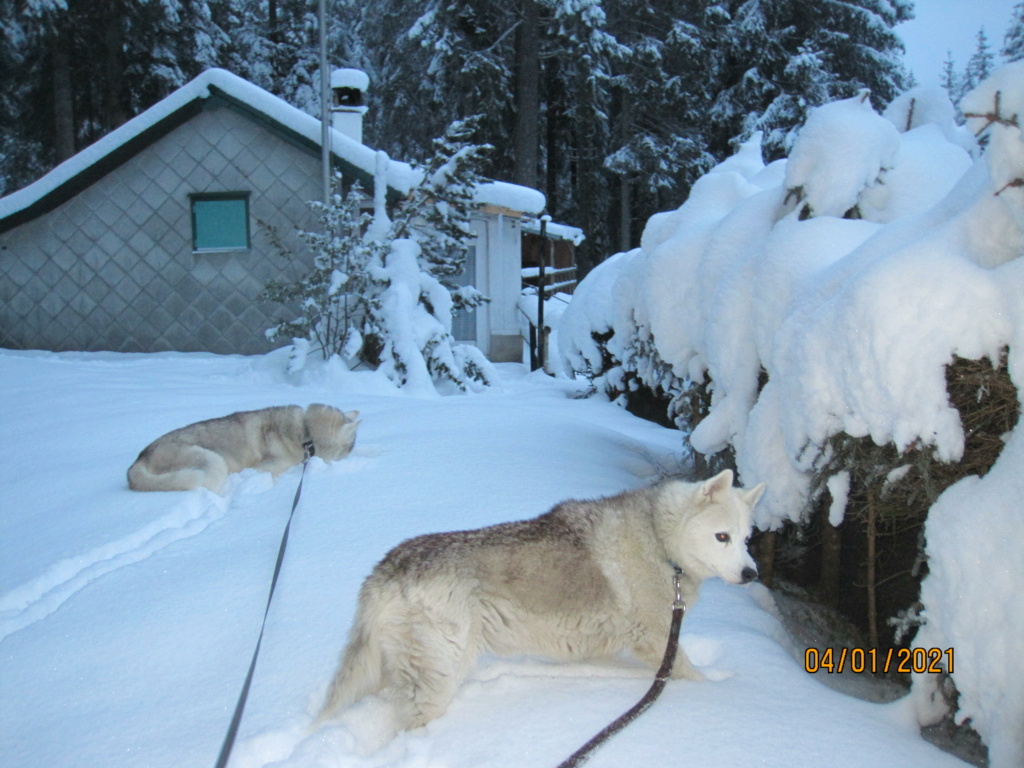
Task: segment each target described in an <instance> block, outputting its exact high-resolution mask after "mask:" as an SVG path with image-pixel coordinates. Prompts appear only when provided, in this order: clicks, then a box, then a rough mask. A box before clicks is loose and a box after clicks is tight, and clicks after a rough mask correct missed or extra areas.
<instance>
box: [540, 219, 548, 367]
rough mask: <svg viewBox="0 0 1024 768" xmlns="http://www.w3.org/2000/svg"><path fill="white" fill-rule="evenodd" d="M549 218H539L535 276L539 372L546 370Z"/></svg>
mask: <svg viewBox="0 0 1024 768" xmlns="http://www.w3.org/2000/svg"><path fill="white" fill-rule="evenodd" d="M549 221H551V217H550V216H548V215H547V214H544V215H543V216H541V217H540V265H539V269H538V275H537V357H538V358H539V362H540V368H541V370H544V371H546V370H547V366H546V363H547V346H548V344H547V341H548V335H547V334H546V333H544V278H545V274H544V268H545V266H546V262H547V259H548V222H549Z"/></svg>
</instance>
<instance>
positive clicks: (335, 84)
mask: <svg viewBox="0 0 1024 768" xmlns="http://www.w3.org/2000/svg"><path fill="white" fill-rule="evenodd" d="M369 87H370V78H369V77H368V76H367V75H366V73H365V72H363V71H362V70H361V69H336V70H334V71H333V72H331V91H332V93H333V94H334V96H333V103H332V105H331V127H332V128H334V129H335V130H336V131H341V132H342V133H343V134H345V135H346V136H348V137H349V138H350V139H355V140H356V141H358V142H359V143H360V144H362V143H363V115H365V114H366V109H367V108H366V106H365V105H366V91H367V89H368V88H369Z"/></svg>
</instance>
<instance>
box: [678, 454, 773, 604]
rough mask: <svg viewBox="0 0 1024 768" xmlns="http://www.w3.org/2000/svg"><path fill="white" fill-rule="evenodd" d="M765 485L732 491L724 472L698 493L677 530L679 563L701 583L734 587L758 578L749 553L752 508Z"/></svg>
mask: <svg viewBox="0 0 1024 768" xmlns="http://www.w3.org/2000/svg"><path fill="white" fill-rule="evenodd" d="M764 489H765V486H764V483H761V484H760V485H758V486H756V487H755V488H752V489H751V490H749V491H748V490H744V489H742V488H733V487H732V472H731V471H729V470H725V471H724V472H722V473H721V474H719V475H718V476H716V477H713V478H711V479H710V480H708V481H707V482H705V483H702V484H701V485H700V486H698V487H697V489H696V491H695V492H694V493H693V495H692V496H691V498H690V500H689V503H688V504H687V510H686V512H685V514H684V516H683V518H682V520H681V521H680V524H679V526H678V528H677V529H676V536H675V537H674V539H675V540H674V541H673V545H674V547H675V552H674V553H670V554H674V555H675V562H676V563H677V564H678V565H679V567H680V568H682V569H683V571H684V572H685V573H688V574H690V575H691V576H695V577H697V578H702V579H706V578H711V577H714V576H717V577H718V578H720V579H722V580H723V581H727V582H730V583H732V584H746V583H747V582H750V581H753V580H754V579H755V578H757V565H756V564H755V563H754V558H752V557H751V556H750V552H749V551H748V550H747V540H748V539H749V538H750V532H751V530H752V528H753V526H752V523H751V517H752V513H753V509H754V505H755V504H756V503H757V501H758V499H760V498H761V494H763V493H764Z"/></svg>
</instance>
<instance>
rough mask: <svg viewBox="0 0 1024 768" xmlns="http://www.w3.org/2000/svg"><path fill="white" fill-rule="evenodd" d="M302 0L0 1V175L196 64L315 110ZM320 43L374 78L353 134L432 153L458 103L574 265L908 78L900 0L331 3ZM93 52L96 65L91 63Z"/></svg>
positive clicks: (44, 164) (80, 135)
mask: <svg viewBox="0 0 1024 768" xmlns="http://www.w3.org/2000/svg"><path fill="white" fill-rule="evenodd" d="M316 6H317V3H316V1H315V0H163V1H162V2H159V3H158V2H142V1H141V0H110V2H104V3H92V2H87V1H86V0H66V2H64V0H28V1H27V2H25V3H21V4H11V3H5V4H0V24H2V26H3V30H4V34H5V40H6V43H7V44H6V45H5V46H4V47H3V49H2V50H0V65H2V66H3V67H4V71H5V73H8V72H9V73H11V76H9V77H5V78H3V80H2V81H0V106H3V109H2V110H0V136H2V139H0V149H2V156H0V190H2V191H5V192H9V191H13V190H14V189H16V188H18V187H20V186H23V185H24V184H27V183H29V182H30V181H32V180H34V179H35V178H37V177H38V176H39V175H40V174H41V173H43V172H44V171H45V170H47V169H49V168H51V167H52V166H53V165H55V164H56V163H57V162H59V161H60V160H62V159H63V158H65V157H67V156H69V155H70V154H72V153H73V152H75V151H78V150H80V149H82V148H83V147H84V146H86V145H87V144H89V143H91V142H93V141H95V140H96V139H97V138H99V137H100V136H101V135H103V134H104V133H106V132H107V131H109V130H111V129H113V128H114V127H116V126H117V125H119V124H120V123H121V122H123V121H124V120H126V119H128V118H129V117H131V116H132V115H134V114H137V113H138V112H140V111H141V110H143V109H145V108H147V107H148V106H150V105H152V104H153V103H154V102H155V101H157V100H158V99H160V98H162V97H164V96H166V95H167V94H168V93H169V92H170V91H171V90H173V89H174V88H177V87H178V86H180V85H182V84H183V83H184V82H186V81H187V80H189V79H191V78H192V77H194V76H195V75H196V74H198V73H199V72H200V71H201V70H203V69H205V68H207V67H212V66H221V67H225V68H227V69H229V70H231V71H233V72H235V73H236V74H238V75H240V76H242V77H245V78H246V79H248V80H250V81H252V82H254V83H256V84H257V85H259V86H261V87H263V88H265V89H267V90H269V91H270V92H271V93H274V94H276V95H278V96H280V97H282V98H284V99H285V100H286V101H288V102H289V103H291V104H293V105H295V106H297V107H299V108H301V109H304V110H306V111H308V112H310V113H312V114H318V113H319V69H318V61H317V38H318V29H317V19H316ZM328 7H329V24H330V27H329V29H328V30H327V33H328V35H327V36H328V43H329V49H330V59H331V62H332V63H333V64H336V65H338V66H352V67H358V68H361V69H363V70H365V71H366V72H367V73H368V74H369V76H370V79H371V83H372V85H371V88H370V92H369V94H368V102H369V106H370V111H369V113H368V115H367V119H366V126H365V135H366V136H367V139H368V141H367V143H368V144H369V145H371V146H374V147H378V148H381V149H384V150H385V151H387V152H388V153H389V155H391V156H394V157H399V158H402V159H406V158H411V157H425V156H427V155H429V154H430V152H431V151H432V150H431V144H430V142H431V140H432V139H433V137H435V136H439V135H441V134H442V133H443V131H444V130H445V127H446V126H447V125H449V124H450V123H451V122H452V121H453V120H454V119H456V118H457V117H460V116H463V115H471V114H479V115H481V118H480V122H479V133H478V135H479V136H480V138H481V140H482V141H486V142H488V143H490V144H492V145H494V146H497V147H502V148H509V149H507V150H504V151H502V152H495V153H493V154H492V155H491V156H490V157H489V158H488V159H487V161H486V163H485V164H484V165H483V166H482V167H481V172H482V173H485V174H486V175H487V176H489V177H491V178H499V179H505V180H509V181H514V182H516V183H523V184H526V185H528V186H536V187H537V188H539V189H540V190H541V191H543V192H544V193H545V195H546V196H547V199H548V213H550V214H551V215H552V216H553V217H554V218H555V219H556V220H561V221H566V222H570V223H572V224H574V225H577V226H580V227H582V228H583V229H584V231H586V232H587V240H586V241H584V243H583V244H582V246H581V250H580V252H579V253H578V257H579V261H580V263H581V266H582V267H583V269H584V271H585V270H586V269H587V268H588V267H589V266H591V265H592V264H594V263H596V262H597V261H600V260H601V259H603V258H604V256H605V255H606V254H608V253H610V252H613V251H615V250H619V249H623V248H627V247H632V246H633V245H635V244H636V243H637V241H638V239H639V235H640V227H639V224H638V223H639V222H643V221H645V220H646V219H647V218H649V217H650V215H652V214H653V213H654V212H656V211H658V210H664V209H666V208H671V207H674V206H676V205H678V204H679V203H680V202H681V201H682V200H683V199H684V198H685V197H686V195H687V194H688V191H689V187H690V185H691V184H692V182H693V181H694V180H696V179H697V178H698V177H699V176H700V175H701V174H702V173H703V172H704V171H706V170H707V169H708V168H709V167H710V166H711V165H712V164H713V163H714V162H716V161H720V160H722V159H724V158H725V157H726V156H727V155H728V154H730V153H731V151H732V150H733V148H734V147H735V145H736V143H737V142H738V141H741V140H743V139H744V138H746V137H748V136H749V135H750V133H751V132H752V131H753V130H756V129H761V130H765V131H766V132H767V135H768V140H767V142H766V144H767V145H768V146H769V147H770V148H771V149H770V151H771V152H773V153H776V154H778V153H781V150H782V148H783V147H784V146H785V144H786V141H787V140H788V139H787V137H788V136H789V135H790V132H791V131H792V130H793V129H794V128H795V127H796V126H797V125H799V124H800V122H801V121H802V120H803V117H804V115H805V114H806V110H807V108H808V107H810V106H813V105H816V104H820V103H823V102H824V101H827V100H830V99H833V98H837V97H842V96H849V95H852V94H853V93H855V92H856V91H857V90H859V89H860V88H865V87H866V88H869V89H871V91H872V98H873V99H875V100H876V102H884V101H886V100H888V99H889V98H891V96H892V95H893V94H894V93H895V92H896V90H898V89H899V88H900V87H901V86H902V85H904V84H905V81H904V79H903V78H904V75H903V72H902V68H901V65H900V61H899V56H900V43H899V40H898V38H896V37H895V35H894V34H893V31H892V28H893V27H894V26H895V24H897V23H898V22H900V21H902V20H904V19H905V18H908V17H909V14H910V10H909V9H910V5H909V2H907V0H892V1H890V0H841V1H839V0H837V1H835V2H829V3H820V2H817V0H683V1H682V2H679V0H672V1H670V0H651V1H649V2H640V0H620V1H619V2H615V3H611V2H608V1H607V0H573V2H562V1H561V0H514V2H510V3H490V2H482V1H481V0H401V1H399V0H377V1H376V2H373V3H356V2H355V1H354V0H331V2H329V3H328ZM85 62H87V63H88V64H89V66H83V65H82V64H83V63H85Z"/></svg>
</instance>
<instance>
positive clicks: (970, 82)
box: [963, 27, 995, 93]
mask: <svg viewBox="0 0 1024 768" xmlns="http://www.w3.org/2000/svg"><path fill="white" fill-rule="evenodd" d="M977 41H978V44H977V47H976V48H975V50H974V53H973V54H972V55H971V58H970V59H968V60H967V68H966V69H965V70H964V76H963V92H964V93H967V92H968V91H973V90H974V89H975V88H977V87H978V84H979V83H981V81H982V80H984V79H985V78H987V77H988V76H989V75H990V74H992V67H993V65H994V63H995V57H994V56H993V55H992V49H991V48H990V47H989V44H988V36H987V35H986V34H985V28H984V27H982V28H981V29H979V30H978V36H977Z"/></svg>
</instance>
